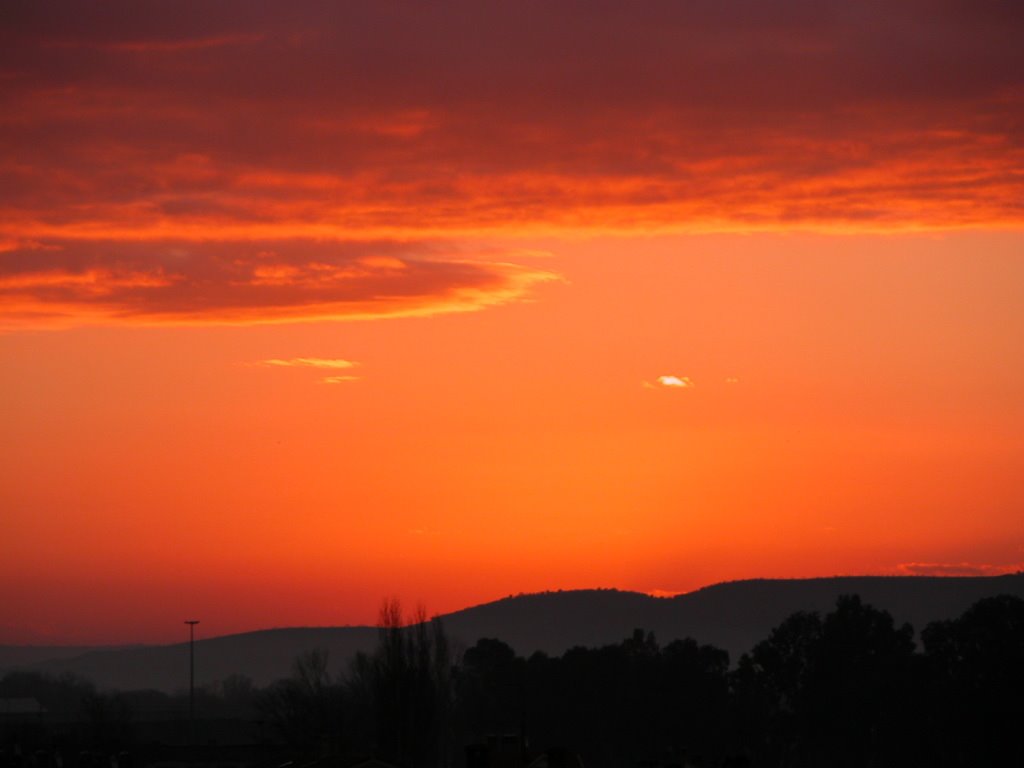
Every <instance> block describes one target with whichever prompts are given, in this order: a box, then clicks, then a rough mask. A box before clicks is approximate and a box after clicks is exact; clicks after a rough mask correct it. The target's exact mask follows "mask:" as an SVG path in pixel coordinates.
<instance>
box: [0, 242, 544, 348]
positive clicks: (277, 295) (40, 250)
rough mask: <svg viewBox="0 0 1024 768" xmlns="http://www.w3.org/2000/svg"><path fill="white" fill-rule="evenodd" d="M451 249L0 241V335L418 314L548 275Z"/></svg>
mask: <svg viewBox="0 0 1024 768" xmlns="http://www.w3.org/2000/svg"><path fill="white" fill-rule="evenodd" d="M210 234H211V235H213V236H215V234H216V233H210ZM461 250H462V249H461V247H460V246H457V245H455V244H453V243H450V242H445V243H442V242H438V241H423V242H408V241H405V242H398V241H389V240H382V241H370V242H350V241H346V242H342V241H333V240H329V239H328V240H311V239H308V238H307V239H289V240H255V241H253V240H232V239H228V240H203V241H189V240H172V241H168V240H131V239H120V240H118V239H113V240H59V241H49V242H47V243H44V244H43V245H42V246H41V245H40V243H39V242H37V241H12V244H7V243H6V242H5V247H4V248H3V249H0V329H3V328H8V329H16V328H24V327H29V328H47V327H67V326H75V325H210V324H231V325H251V324H260V323H284V322H299V321H314V320H357V319H368V318H386V317H422V316H430V315H435V314H441V313H449V312H468V311H475V310H479V309H483V308H485V307H489V306H495V305H498V304H504V303H508V302H512V301H517V300H520V299H523V298H525V297H526V296H528V294H529V293H530V291H531V289H532V288H533V287H534V286H535V285H537V284H538V283H542V282H547V281H551V280H556V279H558V276H557V275H555V274H554V273H552V272H550V271H546V270H542V269H538V268H535V267H527V266H518V265H516V264H510V263H507V262H504V261H492V260H481V261H473V260H469V259H466V258H465V256H464V255H463V254H462V252H461Z"/></svg>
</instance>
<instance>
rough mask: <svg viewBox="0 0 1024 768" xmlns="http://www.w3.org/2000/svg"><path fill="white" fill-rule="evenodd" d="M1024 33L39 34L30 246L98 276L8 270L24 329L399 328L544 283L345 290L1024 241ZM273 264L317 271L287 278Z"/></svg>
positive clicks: (748, 22) (590, 13) (14, 214)
mask: <svg viewBox="0 0 1024 768" xmlns="http://www.w3.org/2000/svg"><path fill="white" fill-rule="evenodd" d="M1022 9H1024V5H1022V4H1020V3H1003V2H994V1H989V0H969V1H968V0H945V1H944V2H940V3H935V2H924V1H923V0H898V1H896V2H892V3H886V4H885V5H884V7H882V6H880V5H877V4H862V3H861V4H858V3H848V2H845V0H825V1H824V2H822V1H821V0H814V2H811V0H784V1H783V2H780V3H772V4H770V5H768V4H765V3H763V2H760V0H757V1H756V2H755V0H738V2H736V3H730V4H727V5H725V4H722V3H719V2H712V0H697V1H696V2H688V3H679V2H676V1H675V0H672V1H671V2H669V1H668V0H653V1H652V2H645V3H642V4H606V3H597V4H586V5H580V4H577V3H572V2H568V1H567V0H556V1H555V2H542V3H541V2H538V3H532V2H527V3H525V4H524V3H521V2H499V3H478V2H475V0H474V1H472V2H471V1H470V0H449V1H448V2H440V3H430V4H415V3H414V4H405V5H402V6H400V7H399V6H393V5H391V4H385V3H366V4H353V3H343V4H338V3H326V2H319V1H315V2H314V1H312V0H309V1H306V2H298V3H288V4H282V3H277V2H270V0H244V1H243V0H225V2H222V3H216V4H213V5H211V4H209V3H189V2H184V3H175V4H169V5H168V4H144V5H142V6H139V5H137V4H135V3H130V4H129V3H124V2H109V3H86V4H82V3H79V2H75V1H74V0H55V1H54V2H38V3H18V4H15V5H14V6H13V7H12V8H11V9H8V10H7V11H6V12H5V22H4V24H3V26H2V27H0V83H2V84H3V87H2V88H0V146H3V147H4V150H5V151H4V153H3V155H0V243H11V242H15V243H26V242H37V243H48V244H51V245H52V244H55V243H56V244H59V245H61V247H62V248H64V253H65V256H66V257H67V258H68V259H71V261H73V260H74V259H79V260H82V263H83V264H84V263H85V262H88V264H89V266H88V267H84V266H81V265H78V266H70V267H68V268H67V271H63V272H62V271H61V270H60V269H57V268H54V267H51V266H48V265H49V264H51V262H50V261H48V260H47V259H46V258H43V255H44V253H45V252H44V251H41V250H34V251H32V252H31V253H30V252H28V251H26V250H24V249H22V248H18V249H15V250H14V251H11V250H9V249H8V250H6V251H3V253H4V254H5V256H4V262H3V264H4V276H3V278H4V279H5V280H6V281H7V282H6V283H4V287H3V289H2V290H3V300H4V308H3V315H4V318H5V322H6V323H8V324H10V323H12V322H19V323H20V322H23V321H26V320H31V321H32V322H36V321H37V320H39V319H42V320H44V321H46V322H49V321H50V320H52V319H53V318H55V317H74V316H76V314H77V313H79V312H82V313H85V314H86V315H87V316H88V317H90V318H93V319H102V320H105V321H107V320H110V319H112V318H115V317H118V318H122V317H123V318H130V319H132V320H143V319H145V320H156V319H158V318H160V319H167V318H169V319H174V320H176V321H184V320H190V321H191V320H198V319H200V318H203V319H207V320H216V321H224V322H249V321H252V320H281V319H287V318H291V317H314V316H315V317H337V316H345V317H352V316H377V315H381V314H384V315H388V314H396V313H398V314H401V313H407V312H425V311H432V310H430V309H428V307H431V306H432V307H435V308H440V307H444V308H447V309H452V308H467V307H471V306H481V305H484V304H487V303H493V302H494V301H503V300H506V299H507V298H509V297H510V296H512V295H517V294H518V293H519V292H521V290H522V288H523V286H524V285H525V284H526V283H529V282H531V281H534V280H536V279H539V278H538V273H535V272H533V271H531V270H524V269H516V268H512V267H508V266H499V265H494V264H486V265H485V264H467V263H464V262H462V261H461V260H458V259H452V258H450V256H449V257H444V258H431V259H430V260H421V259H418V258H406V256H408V254H404V255H400V256H399V257H398V258H400V259H401V260H402V261H403V263H404V264H405V265H406V266H407V267H408V268H407V269H406V270H404V271H402V272H401V273H397V272H395V271H393V270H387V269H385V268H384V267H383V266H381V265H377V266H370V265H368V264H365V263H364V264H362V265H361V266H358V260H357V257H355V256H352V257H351V258H350V256H348V255H346V256H343V257H342V256H331V257H329V258H327V259H326V261H324V260H323V259H324V257H323V253H322V251H324V249H327V250H330V248H332V247H336V248H341V249H342V250H345V249H348V248H349V246H346V245H343V244H344V243H346V242H350V241H353V240H376V241H381V242H383V241H391V242H399V241H426V240H431V239H436V238H450V239H453V240H454V239H465V238H467V237H471V238H475V237H478V236H480V235H485V236H490V235H492V234H507V233H515V234H517V235H520V234H524V233H530V232H552V231H567V230H574V231H580V230H585V231H595V230H596V231H603V230H617V231H624V230H626V231H637V230H640V231H645V232H648V231H657V230H669V229H671V230H713V229H719V230H721V229H765V228H767V229H773V228H793V227H800V228H811V229H841V230H898V229H918V228H950V227H972V226H984V227H1020V226H1021V225H1022V224H1024V173H1022V168H1024V144H1022V142H1021V135H1022V132H1021V126H1022V125H1024V82H1022V79H1021V76H1020V73H1021V72H1022V71H1024V46H1021V45H1020V40H1021V39H1022V38H1024V10H1022ZM172 242H174V243H177V244H178V245H179V246H180V249H181V250H184V251H188V252H189V253H192V254H199V255H201V256H202V259H208V260H209V263H207V264H200V263H199V262H200V261H201V259H200V258H199V257H198V256H196V257H194V258H193V259H192V261H191V262H190V265H189V266H188V267H187V268H183V267H181V265H180V264H177V263H176V262H173V260H171V261H168V260H167V259H166V258H165V256H166V253H167V248H168V247H170V246H169V244H170V243H172ZM255 242H263V243H264V244H270V245H267V247H268V248H271V249H272V244H273V243H290V244H291V245H288V246H287V247H286V249H285V250H287V251H288V255H287V257H285V258H284V261H283V262H282V263H281V264H266V263H264V262H262V261H258V260H254V257H253V256H252V255H251V248H249V245H248V244H250V243H255ZM300 242H302V243H305V244H306V245H304V246H301V247H300V246H299V245H297V244H298V243H300ZM328 242H333V243H336V244H338V245H337V246H328V245H323V247H322V248H321V245H322V244H324V243H328ZM218 244H225V245H224V246H223V247H222V246H221V245H218ZM4 247H6V246H4ZM228 250H232V251H233V252H235V253H240V254H243V255H242V256H238V257H237V258H238V259H240V262H239V263H236V261H234V259H235V257H233V256H232V257H228V256H227V255H226V254H227V251H228ZM306 251H317V253H318V254H320V255H317V256H316V257H315V258H314V257H310V256H308V255H306V254H305V252H306ZM345 253H349V251H348V250H345ZM130 254H135V255H134V256H132V255H130ZM72 257H74V258H72ZM352 259H356V260H355V261H353V260H352ZM317 264H327V265H329V269H328V268H324V269H320V268H319V267H317V266H315V265H317ZM12 265H14V266H13V267H12ZM275 270H277V271H276V272H275ZM318 270H319V271H318ZM33 275H34V276H33ZM275 275H276V276H277V277H276V278H275ZM275 279H276V280H277V282H276V283H275V282H274V280H275ZM19 281H20V282H19ZM26 281H35V282H32V283H31V285H30V284H29V283H27V282H26Z"/></svg>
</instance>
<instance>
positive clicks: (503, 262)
mask: <svg viewBox="0 0 1024 768" xmlns="http://www.w3.org/2000/svg"><path fill="white" fill-rule="evenodd" d="M1021 40H1024V3H1019V2H1013V1H1011V0H898V1H895V2H894V1H892V0H888V1H887V2H870V1H869V2H856V3H854V2H846V1H845V0H781V1H780V2H770V3H769V2H764V1H763V0H731V1H729V2H722V0H694V1H692V2H679V1H678V0H672V1H669V0H650V1H648V2H604V1H603V0H588V1H587V2H584V1H583V0H579V1H575V0H573V1H570V0H548V1H546V2H540V1H537V2H533V1H530V0H517V1H516V2H512V1H511V0H510V1H508V2H478V0H472V1H470V0H458V1H441V2H430V3H423V2H411V1H409V2H403V1H400V0H381V2H369V3H355V2H352V3H347V2H335V1H333V0H332V1H331V2H328V1H327V0H322V1H321V2H288V3H284V2H269V1H267V0H261V1H256V2H254V1H253V0H233V1H232V0H225V1H223V2H220V1H218V2H198V1H197V2H135V1H134V0H133V1H129V0H122V1H120V2H102V3H101V2H78V0H66V1H65V2H45V1H40V0H13V1H11V2H6V3H5V4H4V7H3V9H2V11H0V438H2V439H0V606H3V610H2V612H0V643H2V642H9V643H20V642H58V643H101V642H104V643H105V642H135V641H144V642H169V641H175V640H180V639H183V638H185V637H187V633H186V631H185V628H184V626H183V624H182V621H183V620H184V619H186V618H198V619H201V620H202V624H201V625H200V628H201V629H202V630H203V633H204V634H205V635H206V636H210V635H219V634H226V633H229V632H236V631H242V630H248V629H256V628H263V627H270V626H288V625H328V624H330V625H336V624H358V623H372V622H373V621H374V620H375V617H376V612H377V607H378V606H379V604H380V602H381V600H382V598H384V597H385V596H390V595H395V596H398V597H400V598H402V599H403V600H405V601H406V602H408V603H410V604H415V603H417V602H420V603H422V604H423V605H424V606H425V607H426V609H427V610H428V611H429V612H431V613H434V612H445V611H449V610H453V609H457V608H461V607H464V606H467V605H471V604H475V603H480V602H485V601H488V600H492V599H496V598H500V597H502V596H505V595H508V594H510V593H517V592H530V591H538V590H545V589H573V588H583V587H617V588H621V589H632V590H640V591H646V592H650V593H652V594H667V593H676V592H681V591H688V590H691V589H696V588H698V587H700V586H703V585H706V584H710V583H713V582H717V581H723V580H730V579H739V578H748V577H759V576H766V577H798V576H799V577H802V576H821V575H835V574H916V573H935V574H991V573H1003V572H1008V571H1014V570H1018V569H1020V568H1022V567H1024V565H1022V563H1024V46H1022V45H1021V43H1020V41H1021Z"/></svg>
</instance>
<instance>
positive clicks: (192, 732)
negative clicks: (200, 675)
mask: <svg viewBox="0 0 1024 768" xmlns="http://www.w3.org/2000/svg"><path fill="white" fill-rule="evenodd" d="M185 623H186V624H188V738H189V742H190V743H191V744H193V745H194V744H195V743H196V624H198V623H199V619H189V620H188V621H186V622H185Z"/></svg>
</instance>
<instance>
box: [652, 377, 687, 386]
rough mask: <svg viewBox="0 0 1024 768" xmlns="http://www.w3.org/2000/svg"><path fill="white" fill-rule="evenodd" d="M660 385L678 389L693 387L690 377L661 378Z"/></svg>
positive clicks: (659, 379)
mask: <svg viewBox="0 0 1024 768" xmlns="http://www.w3.org/2000/svg"><path fill="white" fill-rule="evenodd" d="M658 383H659V384H661V386H663V387H676V388H679V389H685V388H687V387H692V386H693V382H692V381H691V380H690V377H689V376H659V377H658Z"/></svg>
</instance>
